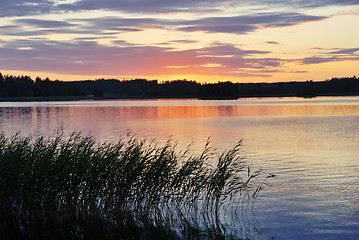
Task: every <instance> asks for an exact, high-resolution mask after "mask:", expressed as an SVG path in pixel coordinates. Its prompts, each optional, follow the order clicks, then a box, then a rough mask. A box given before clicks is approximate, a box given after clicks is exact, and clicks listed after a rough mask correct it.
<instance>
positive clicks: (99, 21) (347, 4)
mask: <svg viewBox="0 0 359 240" xmlns="http://www.w3.org/2000/svg"><path fill="white" fill-rule="evenodd" d="M0 9H1V11H0V72H2V74H3V75H4V74H12V75H22V74H23V75H29V76H31V77H33V78H35V77H37V76H40V77H49V78H50V79H60V80H85V79H96V78H99V77H101V78H102V77H104V78H119V79H124V78H125V79H131V78H138V77H140V78H148V79H159V80H174V79H184V78H186V79H189V80H197V81H200V82H217V81H233V82H278V81H305V80H325V79H329V78H332V77H344V76H353V75H357V76H358V75H359V0H318V1H313V0H286V1H282V0H231V1H225V0H223V1H219V0H182V1H178V0H177V1H176V0H36V1H35V0H28V1H23V0H0Z"/></svg>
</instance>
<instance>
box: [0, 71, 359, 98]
mask: <svg viewBox="0 0 359 240" xmlns="http://www.w3.org/2000/svg"><path fill="white" fill-rule="evenodd" d="M326 95H359V79H358V78H357V77H356V76H353V77H344V78H332V79H330V80H326V81H319V82H314V81H306V82H279V83H232V82H218V83H212V84H209V83H205V84H201V83H198V82H196V81H188V80H175V81H165V82H159V81H158V80H146V79H135V80H122V81H120V80H117V79H97V80H85V81H72V82H66V81H59V80H56V81H50V80H49V79H48V78H46V79H41V78H39V77H37V78H36V79H35V80H32V79H31V78H30V77H28V76H12V75H5V76H3V75H2V74H1V73H0V98H2V99H11V98H16V97H25V98H26V97H87V98H92V97H93V98H200V99H236V98H240V97H275V96H280V97H285V96H298V97H315V96H326Z"/></svg>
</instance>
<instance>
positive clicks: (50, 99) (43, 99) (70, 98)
mask: <svg viewBox="0 0 359 240" xmlns="http://www.w3.org/2000/svg"><path fill="white" fill-rule="evenodd" d="M356 96H359V95H358V94H326V95H325V94H321V95H316V96H308V97H307V96H296V95H247V96H239V97H218V98H203V97H197V96H171V97H168V96H166V97H165V96H153V97H152V96H151V97H145V96H108V97H101V98H98V97H92V96H64V97H10V98H0V102H60V101H83V100H95V101H96V100H153V99H179V100H180V99H197V100H237V99H243V98H290V97H297V98H306V99H311V98H316V97H356Z"/></svg>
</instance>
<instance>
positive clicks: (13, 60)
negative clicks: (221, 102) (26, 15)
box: [0, 40, 281, 76]
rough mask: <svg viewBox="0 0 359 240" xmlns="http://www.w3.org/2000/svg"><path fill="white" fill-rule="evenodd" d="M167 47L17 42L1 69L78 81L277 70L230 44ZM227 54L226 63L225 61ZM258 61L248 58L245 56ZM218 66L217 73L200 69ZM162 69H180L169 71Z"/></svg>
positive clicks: (5, 52)
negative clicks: (86, 77)
mask: <svg viewBox="0 0 359 240" xmlns="http://www.w3.org/2000/svg"><path fill="white" fill-rule="evenodd" d="M173 50H174V49H173V48H169V47H155V46H138V45H131V44H126V42H120V43H119V45H118V46H104V45H100V44H98V43H97V42H95V41H90V40H86V41H77V42H74V43H64V42H59V41H48V40H47V41H44V40H33V41H31V40H22V41H15V42H11V43H10V42H8V43H5V44H3V47H0V56H1V57H0V65H1V66H2V68H3V69H18V70H24V71H41V72H52V73H61V74H79V75H122V76H131V75H133V76H151V75H152V76H153V75H171V74H178V73H179V71H180V74H206V75H208V74H218V75H219V74H221V75H233V76H237V74H238V70H240V69H243V71H241V72H242V73H243V72H245V70H244V69H247V68H250V69H266V68H267V67H272V66H279V65H280V64H281V63H280V60H279V59H268V58H263V56H262V54H266V53H267V52H265V51H257V50H242V49H239V48H237V47H235V46H233V45H230V44H220V43H216V44H214V45H213V46H209V47H206V48H198V49H189V50H183V51H173ZM229 53H231V54H232V55H233V56H232V57H227V55H228V54H229ZM254 54H257V55H260V56H259V57H258V56H257V57H258V58H252V57H251V55H254ZM216 64H217V65H218V66H221V68H208V67H205V66H209V65H216ZM168 66H186V68H181V69H180V70H178V68H173V67H172V68H169V67H168Z"/></svg>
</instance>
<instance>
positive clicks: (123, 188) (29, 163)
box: [0, 132, 271, 239]
mask: <svg viewBox="0 0 359 240" xmlns="http://www.w3.org/2000/svg"><path fill="white" fill-rule="evenodd" d="M239 150H240V143H238V144H237V145H236V146H234V147H233V148H232V149H231V150H229V151H227V152H224V153H222V154H216V153H215V150H214V149H213V148H211V147H210V146H209V141H208V142H207V144H206V145H205V147H204V150H203V152H202V153H201V154H196V155H190V153H189V149H187V150H186V151H177V150H176V144H175V143H174V142H173V141H168V142H167V143H166V144H164V145H163V146H158V145H157V144H156V143H155V142H154V141H148V140H140V139H137V138H135V137H128V138H126V139H121V140H120V141H118V142H117V143H110V142H102V143H101V142H100V143H99V142H97V141H95V140H94V139H93V138H92V137H84V136H82V134H81V133H72V134H71V135H70V136H69V137H67V138H66V137H64V135H63V133H61V132H58V133H57V134H56V136H55V137H53V138H50V139H45V138H43V137H39V138H36V139H34V138H32V137H22V136H20V135H19V134H16V135H14V136H11V137H6V136H5V135H4V134H0V232H1V233H0V238H1V239H10V238H11V239H54V238H55V239H95V238H96V239H99V238H106V239H168V238H173V239H226V238H230V239H232V238H237V237H238V235H241V234H242V235H243V233H238V226H237V225H238V224H242V223H243V221H242V222H241V221H239V220H238V219H239V218H238V216H239V215H240V214H239V212H240V211H243V206H244V205H248V204H249V203H250V202H252V201H253V200H254V199H255V198H256V196H257V194H258V191H259V190H260V189H261V188H262V186H263V184H266V183H267V182H266V179H267V178H269V177H271V175H269V176H262V174H261V172H260V171H255V172H252V171H251V168H250V167H249V166H248V165H247V164H246V163H245V162H244V161H243V159H241V158H240V156H239ZM210 163H212V164H210ZM213 163H214V164H213ZM256 180H258V181H256ZM263 180H264V181H263ZM239 228H241V229H242V226H239ZM242 230H243V229H242ZM241 237H243V236H241Z"/></svg>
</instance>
